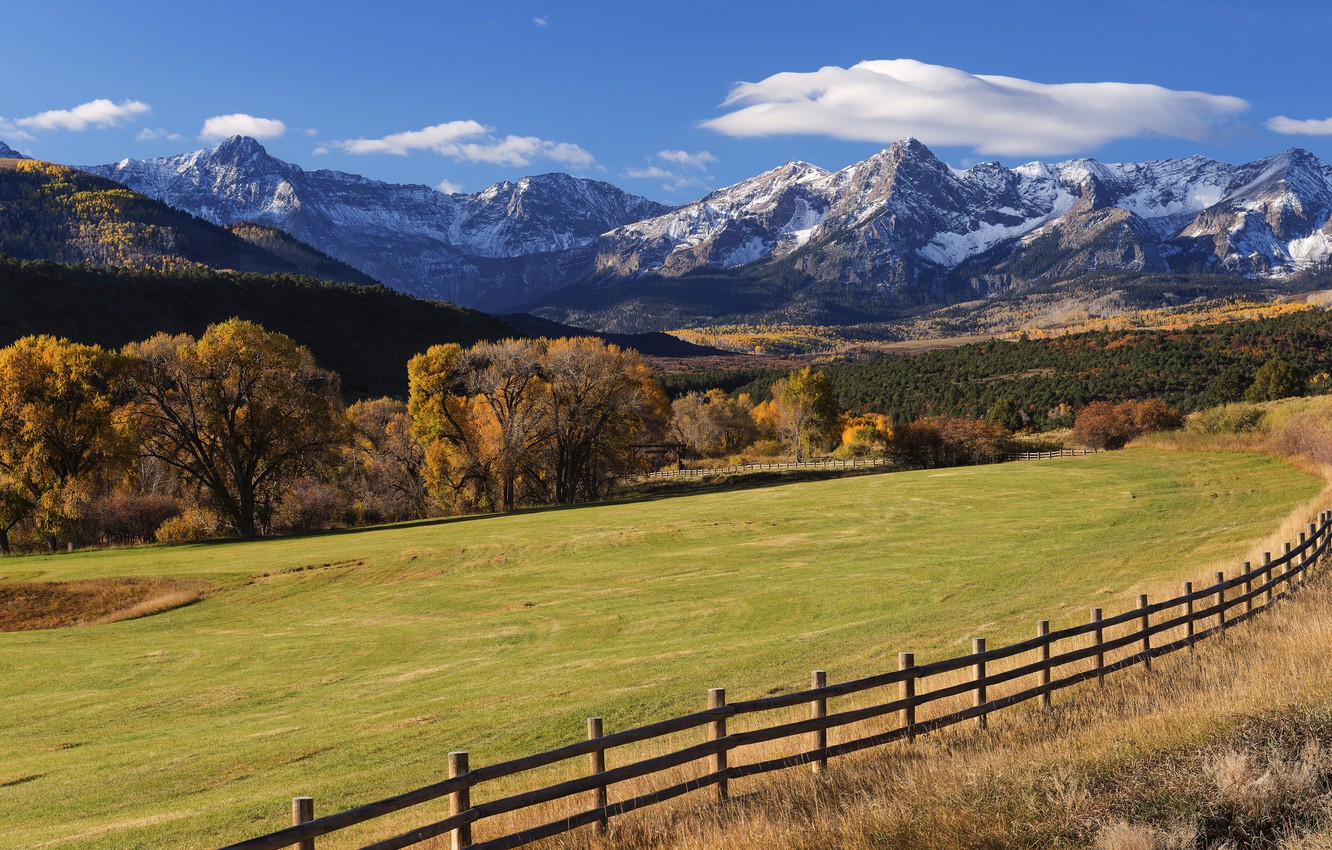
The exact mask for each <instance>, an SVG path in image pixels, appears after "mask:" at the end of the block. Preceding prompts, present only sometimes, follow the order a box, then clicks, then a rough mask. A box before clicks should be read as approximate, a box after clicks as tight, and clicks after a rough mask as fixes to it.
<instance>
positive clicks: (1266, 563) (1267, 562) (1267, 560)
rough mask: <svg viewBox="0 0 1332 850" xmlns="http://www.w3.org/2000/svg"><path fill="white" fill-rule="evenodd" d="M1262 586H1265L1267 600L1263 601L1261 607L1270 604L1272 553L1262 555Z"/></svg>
mask: <svg viewBox="0 0 1332 850" xmlns="http://www.w3.org/2000/svg"><path fill="white" fill-rule="evenodd" d="M1263 584H1265V585H1267V598H1266V599H1265V600H1263V607H1264V608H1266V607H1267V606H1269V605H1271V604H1272V553H1271V552H1264V553H1263Z"/></svg>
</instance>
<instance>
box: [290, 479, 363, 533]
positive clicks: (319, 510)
mask: <svg viewBox="0 0 1332 850" xmlns="http://www.w3.org/2000/svg"><path fill="white" fill-rule="evenodd" d="M353 513H354V511H353V508H352V505H351V502H350V500H349V499H348V498H347V497H346V495H345V494H344V493H342V492H341V491H339V490H338V489H337V488H336V487H333V486H332V485H330V484H326V483H324V482H323V481H320V480H318V479H316V478H301V479H299V480H298V481H296V483H295V484H294V485H293V486H292V488H291V490H289V491H288V492H287V493H286V494H285V495H283V497H282V501H280V502H279V503H278V505H277V509H276V510H274V512H273V530H274V531H277V532H280V533H285V534H290V533H292V532H296V531H316V530H319V529H325V528H334V527H336V526H340V525H345V524H346V521H347V518H348V515H350V514H353Z"/></svg>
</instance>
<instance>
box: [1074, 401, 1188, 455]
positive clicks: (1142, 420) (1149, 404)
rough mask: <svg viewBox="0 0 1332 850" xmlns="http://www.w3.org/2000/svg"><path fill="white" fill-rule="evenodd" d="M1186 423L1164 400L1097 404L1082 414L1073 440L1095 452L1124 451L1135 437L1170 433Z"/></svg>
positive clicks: (1075, 426)
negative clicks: (1164, 432)
mask: <svg viewBox="0 0 1332 850" xmlns="http://www.w3.org/2000/svg"><path fill="white" fill-rule="evenodd" d="M1183 424H1184V417H1183V416H1181V415H1180V413H1179V411H1177V410H1174V409H1172V408H1170V407H1167V406H1166V403H1165V402H1163V401H1161V400H1160V399H1148V400H1147V401H1124V402H1120V403H1119V404H1113V403H1112V402H1108V401H1094V402H1092V403H1091V404H1089V405H1087V406H1086V407H1084V408H1082V410H1080V411H1078V415H1077V418H1076V419H1075V420H1074V421H1073V435H1072V437H1073V441H1074V442H1075V443H1078V444H1080V445H1084V446H1087V447H1088V448H1093V449H1122V448H1124V446H1126V445H1127V444H1128V442H1129V441H1130V440H1132V439H1133V438H1134V437H1139V436H1141V435H1143V434H1148V433H1151V432H1153V431H1169V430H1173V429H1175V428H1178V427H1180V426H1181V425H1183Z"/></svg>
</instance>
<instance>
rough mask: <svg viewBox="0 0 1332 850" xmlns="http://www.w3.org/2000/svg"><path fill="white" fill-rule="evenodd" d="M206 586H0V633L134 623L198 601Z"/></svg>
mask: <svg viewBox="0 0 1332 850" xmlns="http://www.w3.org/2000/svg"><path fill="white" fill-rule="evenodd" d="M208 588H209V584H208V583H207V582H203V581H177V580H173V579H163V578H108V579H89V580H86V581H23V582H0V632H22V631H31V630H33V629H59V628H64V627H66V626H93V625H99V624H101V623H114V622H117V621H119V620H133V619H136V618H138V617H147V616H150V615H152V614H160V613H162V612H163V611H170V610H171V609H172V608H180V607H182V606H184V605H189V604H191V603H194V602H198V601H199V600H200V599H201V598H203V595H204V593H205V592H206V591H207V590H208Z"/></svg>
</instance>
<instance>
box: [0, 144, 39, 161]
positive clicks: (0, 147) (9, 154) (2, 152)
mask: <svg viewBox="0 0 1332 850" xmlns="http://www.w3.org/2000/svg"><path fill="white" fill-rule="evenodd" d="M0 159H32V157H30V156H25V155H23V154H21V153H19V152H18V151H16V150H14V149H13V148H11V147H10V146H9V145H7V144H5V143H4V142H0Z"/></svg>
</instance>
